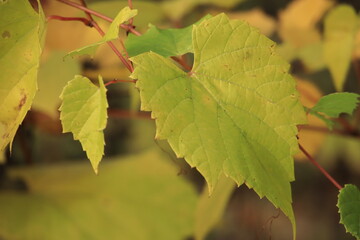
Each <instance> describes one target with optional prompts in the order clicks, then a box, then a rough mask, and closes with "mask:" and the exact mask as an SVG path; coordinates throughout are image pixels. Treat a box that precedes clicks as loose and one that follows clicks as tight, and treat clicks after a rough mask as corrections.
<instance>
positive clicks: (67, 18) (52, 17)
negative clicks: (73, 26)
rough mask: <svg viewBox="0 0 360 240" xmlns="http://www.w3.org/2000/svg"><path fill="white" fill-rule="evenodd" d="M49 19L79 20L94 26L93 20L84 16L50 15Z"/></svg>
mask: <svg viewBox="0 0 360 240" xmlns="http://www.w3.org/2000/svg"><path fill="white" fill-rule="evenodd" d="M46 19H47V20H48V21H50V20H59V21H79V22H82V23H84V24H85V25H86V26H88V27H92V24H91V21H89V20H88V19H86V18H82V17H62V16H58V15H50V16H48V17H47V18H46Z"/></svg>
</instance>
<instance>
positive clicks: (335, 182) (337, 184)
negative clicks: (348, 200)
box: [299, 144, 343, 190]
mask: <svg viewBox="0 0 360 240" xmlns="http://www.w3.org/2000/svg"><path fill="white" fill-rule="evenodd" d="M299 148H300V150H301V151H302V152H303V153H304V154H305V156H306V157H307V158H308V159H309V160H310V162H311V163H312V164H313V165H314V166H315V167H317V168H318V169H319V170H320V172H321V173H322V174H324V176H325V177H326V178H327V179H328V180H329V181H330V182H331V183H332V184H334V186H335V187H337V188H338V189H339V190H341V189H342V188H343V187H342V186H341V185H340V184H339V183H338V182H337V181H336V180H335V179H334V178H333V177H332V176H331V175H330V174H329V173H328V172H327V171H326V170H325V169H324V168H323V167H321V166H320V164H319V163H318V162H316V161H315V159H314V158H313V157H312V156H311V155H310V154H309V153H308V152H307V151H306V150H305V149H304V147H303V146H302V145H301V144H299Z"/></svg>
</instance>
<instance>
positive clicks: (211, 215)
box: [195, 176, 235, 240]
mask: <svg viewBox="0 0 360 240" xmlns="http://www.w3.org/2000/svg"><path fill="white" fill-rule="evenodd" d="M234 188H235V184H234V181H232V180H231V179H229V178H227V177H224V176H223V177H221V178H220V180H219V183H218V184H217V186H216V187H215V189H214V192H213V193H212V194H211V196H209V191H208V190H207V189H206V188H204V190H203V192H202V193H201V196H200V199H199V201H198V204H197V208H196V215H195V239H196V240H202V239H205V237H206V235H207V233H209V232H210V230H211V229H212V228H213V227H214V226H215V225H216V224H217V223H218V222H219V221H220V219H221V217H222V215H223V213H224V211H225V208H226V205H227V203H228V201H229V200H230V197H231V194H232V193H233V191H234Z"/></svg>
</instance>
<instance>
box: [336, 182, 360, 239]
mask: <svg viewBox="0 0 360 240" xmlns="http://www.w3.org/2000/svg"><path fill="white" fill-rule="evenodd" d="M337 206H338V208H339V213H340V223H341V224H343V225H344V226H345V229H346V232H349V233H351V235H353V236H354V237H356V238H357V239H360V191H359V189H358V188H357V187H356V186H355V185H352V184H346V185H345V187H344V188H343V189H341V190H340V193H339V196H338V203H337Z"/></svg>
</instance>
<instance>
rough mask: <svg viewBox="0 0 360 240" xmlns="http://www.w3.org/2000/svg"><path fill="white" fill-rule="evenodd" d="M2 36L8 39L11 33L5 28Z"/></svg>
mask: <svg viewBox="0 0 360 240" xmlns="http://www.w3.org/2000/svg"><path fill="white" fill-rule="evenodd" d="M1 37H2V38H5V39H7V38H10V37H11V34H10V32H9V31H6V30H5V31H4V32H3V33H2V34H1Z"/></svg>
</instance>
